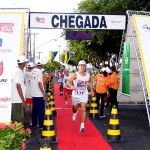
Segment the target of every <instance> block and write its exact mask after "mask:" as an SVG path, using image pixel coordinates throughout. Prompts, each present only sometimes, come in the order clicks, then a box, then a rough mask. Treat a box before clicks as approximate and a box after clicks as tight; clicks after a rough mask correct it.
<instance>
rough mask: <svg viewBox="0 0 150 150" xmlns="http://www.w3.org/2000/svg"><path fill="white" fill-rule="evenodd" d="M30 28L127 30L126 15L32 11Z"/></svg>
mask: <svg viewBox="0 0 150 150" xmlns="http://www.w3.org/2000/svg"><path fill="white" fill-rule="evenodd" d="M30 28H44V29H46V28H47V29H103V30H125V28H126V15H102V14H73V13H72V14H71V13H68V14H60V13H36V12H35V13H34V12H31V13H30Z"/></svg>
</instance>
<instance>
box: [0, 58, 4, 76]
mask: <svg viewBox="0 0 150 150" xmlns="http://www.w3.org/2000/svg"><path fill="white" fill-rule="evenodd" d="M3 71H4V67H3V62H2V61H1V62H0V76H1V75H2V74H3Z"/></svg>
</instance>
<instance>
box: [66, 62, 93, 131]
mask: <svg viewBox="0 0 150 150" xmlns="http://www.w3.org/2000/svg"><path fill="white" fill-rule="evenodd" d="M85 69H86V62H85V61H84V60H81V61H80V62H79V63H78V72H75V73H74V74H72V75H71V76H70V77H69V79H68V80H67V84H68V85H69V86H70V88H71V89H72V90H73V91H72V104H73V108H72V110H73V116H72V120H73V121H75V120H76V117H77V113H78V104H79V103H80V105H81V111H82V112H81V125H80V132H85V126H84V123H85V120H86V104H87V101H88V90H87V86H88V84H89V87H90V89H91V94H92V96H94V91H93V83H92V80H91V77H90V74H89V73H87V72H85ZM72 82H73V83H74V85H72Z"/></svg>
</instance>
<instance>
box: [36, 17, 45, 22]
mask: <svg viewBox="0 0 150 150" xmlns="http://www.w3.org/2000/svg"><path fill="white" fill-rule="evenodd" d="M35 21H36V22H38V23H45V18H39V17H36V18H35Z"/></svg>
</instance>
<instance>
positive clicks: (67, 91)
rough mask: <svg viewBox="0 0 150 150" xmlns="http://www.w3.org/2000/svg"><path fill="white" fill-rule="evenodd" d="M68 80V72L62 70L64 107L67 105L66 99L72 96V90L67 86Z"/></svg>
mask: <svg viewBox="0 0 150 150" xmlns="http://www.w3.org/2000/svg"><path fill="white" fill-rule="evenodd" d="M68 78H69V71H68V70H67V69H66V70H64V79H63V91H64V99H65V105H68V98H69V97H70V96H71V94H72V90H71V89H70V87H69V86H68V85H67V80H68Z"/></svg>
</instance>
